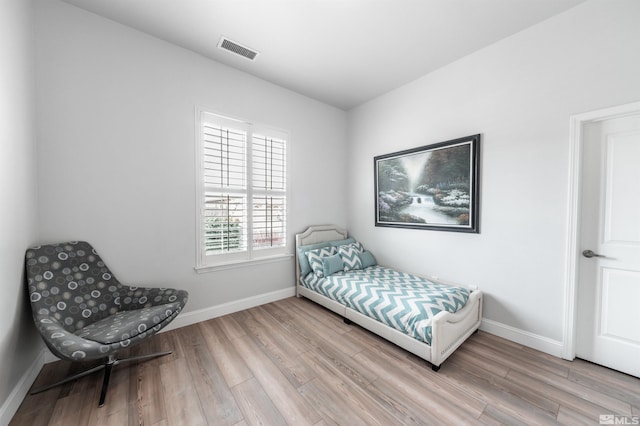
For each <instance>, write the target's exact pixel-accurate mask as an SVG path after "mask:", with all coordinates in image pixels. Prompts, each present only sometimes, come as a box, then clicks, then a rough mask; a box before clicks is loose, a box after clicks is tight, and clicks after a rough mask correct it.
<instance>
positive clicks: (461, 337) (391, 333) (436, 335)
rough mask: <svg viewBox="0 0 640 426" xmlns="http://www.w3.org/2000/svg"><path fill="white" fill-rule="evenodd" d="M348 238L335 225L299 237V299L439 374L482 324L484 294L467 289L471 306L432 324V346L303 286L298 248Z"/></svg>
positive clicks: (442, 315)
mask: <svg viewBox="0 0 640 426" xmlns="http://www.w3.org/2000/svg"><path fill="white" fill-rule="evenodd" d="M345 238H347V231H346V230H344V229H341V228H338V227H336V226H333V225H320V226H311V227H309V228H308V229H307V230H306V231H304V232H303V233H301V234H297V235H296V295H297V296H298V297H301V296H304V297H306V298H307V299H310V300H313V301H314V302H316V303H318V304H320V305H322V306H324V307H326V308H328V309H330V310H332V311H333V312H335V313H337V314H338V315H341V316H342V317H343V318H344V319H345V322H349V321H351V322H354V323H356V324H358V325H360V326H362V327H363V328H365V329H367V330H369V331H371V332H373V333H375V334H377V335H379V336H381V337H383V338H385V339H387V340H388V341H390V342H392V343H395V344H396V345H398V346H400V347H401V348H403V349H405V350H407V351H409V352H411V353H413V354H415V355H417V356H419V357H420V358H422V359H424V360H426V361H428V362H430V363H431V366H432V368H433V370H434V371H438V369H439V368H440V365H441V364H442V363H443V362H444V360H446V359H447V358H448V357H449V356H450V355H451V354H452V353H453V352H454V351H455V350H456V349H457V348H458V346H460V345H461V344H462V343H463V342H464V341H465V340H467V338H468V337H469V336H471V334H473V333H474V332H475V331H476V330H477V329H478V327H480V322H481V320H482V292H481V291H480V290H478V289H477V288H476V287H469V286H463V287H466V288H468V289H470V290H472V292H471V294H470V296H469V299H468V301H467V304H466V305H465V306H464V308H462V309H460V310H459V311H458V312H456V313H453V314H452V313H450V312H446V311H442V312H440V313H438V314H437V315H436V316H435V317H434V318H433V320H432V323H431V327H432V336H431V345H428V344H426V343H424V342H421V341H419V340H416V339H414V338H412V337H409V336H407V335H406V334H403V333H401V332H399V331H397V330H395V329H394V328H391V327H389V326H387V325H385V324H383V323H381V322H379V321H377V320H375V319H372V318H369V317H368V316H366V315H363V314H361V313H360V312H357V311H355V310H353V309H351V308H348V307H346V306H344V305H342V304H340V303H338V302H336V301H334V300H331V299H329V298H328V297H325V296H323V295H321V294H319V293H316V292H315V291H313V290H310V289H308V288H306V287H304V286H303V285H301V284H300V261H299V259H298V250H297V249H298V247H300V246H306V245H309V244H315V243H321V242H325V241H333V240H342V239H345ZM425 278H427V279H429V280H430V281H434V282H438V283H440V284H448V285H457V286H460V285H459V284H453V283H449V282H444V281H442V280H439V279H434V278H430V277H425Z"/></svg>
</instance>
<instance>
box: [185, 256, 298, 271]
mask: <svg viewBox="0 0 640 426" xmlns="http://www.w3.org/2000/svg"><path fill="white" fill-rule="evenodd" d="M292 257H293V254H279V255H276V256H268V257H260V258H258V259H251V260H238V261H235V262H226V263H219V264H217V265H204V266H196V267H195V268H193V269H195V271H196V272H197V273H198V274H206V273H207V272H215V271H224V270H225V269H235V268H244V267H247V266H253V265H262V264H265V263H274V262H284V261H286V260H289V259H291V258H292Z"/></svg>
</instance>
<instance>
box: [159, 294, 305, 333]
mask: <svg viewBox="0 0 640 426" xmlns="http://www.w3.org/2000/svg"><path fill="white" fill-rule="evenodd" d="M295 295H296V289H295V287H291V288H285V289H283V290H276V291H272V292H271V293H265V294H259V295H257V296H251V297H247V298H246V299H240V300H234V301H233V302H227V303H223V304H222V305H216V306H211V307H209V308H204V309H200V310H197V311H192V312H187V313H181V314H180V315H178V317H177V318H176V319H174V320H173V321H171V324H169V325H168V326H166V327H165V328H163V329H162V331H161V333H162V332H163V331H169V330H175V329H176V328H181V327H185V326H187V325H191V324H196V323H199V322H202V321H207V320H210V319H213V318H217V317H221V316H223V315H227V314H232V313H234V312H239V311H243V310H245V309H250V308H253V307H256V306H260V305H264V304H265V303H270V302H275V301H277V300H281V299H286V298H287V297H292V296H295Z"/></svg>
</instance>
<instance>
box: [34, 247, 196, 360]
mask: <svg viewBox="0 0 640 426" xmlns="http://www.w3.org/2000/svg"><path fill="white" fill-rule="evenodd" d="M26 273H27V280H28V287H29V297H30V301H31V307H32V310H33V317H34V321H35V323H36V326H37V327H38V330H39V331H40V334H41V335H42V337H43V339H44V341H45V343H46V344H47V346H48V347H49V349H51V351H52V352H53V353H54V354H55V355H57V356H58V357H60V358H63V359H68V360H75V361H80V360H91V359H99V358H107V357H109V356H111V355H112V354H113V353H115V352H116V351H118V350H120V349H123V348H126V347H129V346H132V345H135V344H137V343H140V342H141V341H142V340H143V339H145V338H147V337H149V336H152V335H153V334H155V333H157V332H158V331H160V330H161V329H162V328H163V327H165V326H166V325H167V324H169V323H170V322H171V321H172V320H173V319H174V318H175V317H176V316H177V315H178V313H180V311H181V310H182V308H183V307H184V305H185V303H186V302H187V298H188V294H187V292H186V291H184V290H175V289H171V288H143V287H129V286H126V285H123V284H121V283H120V282H119V281H118V280H117V279H116V277H115V276H114V275H113V274H112V273H111V271H109V269H108V268H107V266H106V265H105V264H104V262H103V261H102V259H101V258H100V256H98V254H97V253H96V251H95V250H94V249H93V247H91V245H90V244H89V243H87V242H84V241H72V242H68V243H61V244H52V245H46V246H40V247H34V248H31V249H29V250H27V253H26Z"/></svg>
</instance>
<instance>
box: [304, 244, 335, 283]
mask: <svg viewBox="0 0 640 426" xmlns="http://www.w3.org/2000/svg"><path fill="white" fill-rule="evenodd" d="M330 245H331V244H330V243H329V242H324V243H316V244H309V245H306V246H300V247H298V261H299V262H300V276H301V277H306V276H307V275H308V274H309V272H311V265H309V259H307V252H308V251H309V250H315V249H319V248H323V247H329V246H330Z"/></svg>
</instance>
